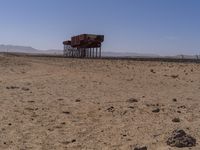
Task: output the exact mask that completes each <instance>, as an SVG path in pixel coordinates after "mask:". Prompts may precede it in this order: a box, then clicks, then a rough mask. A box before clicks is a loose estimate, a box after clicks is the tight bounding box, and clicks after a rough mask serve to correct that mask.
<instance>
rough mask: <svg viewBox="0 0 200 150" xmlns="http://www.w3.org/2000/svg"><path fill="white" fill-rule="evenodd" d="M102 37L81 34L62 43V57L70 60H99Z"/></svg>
mask: <svg viewBox="0 0 200 150" xmlns="http://www.w3.org/2000/svg"><path fill="white" fill-rule="evenodd" d="M103 41H104V35H95V34H81V35H77V36H73V37H71V40H69V41H64V42H63V45H64V56H65V57H72V58H101V45H102V42H103Z"/></svg>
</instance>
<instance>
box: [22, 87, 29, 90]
mask: <svg viewBox="0 0 200 150" xmlns="http://www.w3.org/2000/svg"><path fill="white" fill-rule="evenodd" d="M22 90H23V91H29V90H30V89H29V88H26V87H23V88H22Z"/></svg>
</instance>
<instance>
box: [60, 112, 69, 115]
mask: <svg viewBox="0 0 200 150" xmlns="http://www.w3.org/2000/svg"><path fill="white" fill-rule="evenodd" d="M62 113H63V114H67V115H69V114H70V112H69V111H63V112H62Z"/></svg>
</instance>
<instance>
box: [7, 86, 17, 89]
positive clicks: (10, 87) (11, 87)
mask: <svg viewBox="0 0 200 150" xmlns="http://www.w3.org/2000/svg"><path fill="white" fill-rule="evenodd" d="M6 89H8V90H10V89H12V90H13V89H19V87H17V86H9V87H8V86H7V87H6Z"/></svg>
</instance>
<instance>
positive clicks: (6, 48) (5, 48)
mask: <svg viewBox="0 0 200 150" xmlns="http://www.w3.org/2000/svg"><path fill="white" fill-rule="evenodd" d="M0 52H18V53H31V54H52V55H53V54H55V55H62V54H63V50H56V49H52V50H38V49H35V48H33V47H30V46H16V45H3V44H2V45H0ZM102 56H104V57H106V56H107V57H147V58H148V57H153V58H161V57H164V58H175V59H182V58H183V59H197V56H195V55H176V56H159V55H156V54H141V53H127V52H105V51H103V52H102ZM198 58H199V59H200V56H198Z"/></svg>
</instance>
